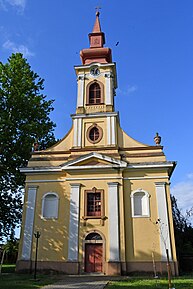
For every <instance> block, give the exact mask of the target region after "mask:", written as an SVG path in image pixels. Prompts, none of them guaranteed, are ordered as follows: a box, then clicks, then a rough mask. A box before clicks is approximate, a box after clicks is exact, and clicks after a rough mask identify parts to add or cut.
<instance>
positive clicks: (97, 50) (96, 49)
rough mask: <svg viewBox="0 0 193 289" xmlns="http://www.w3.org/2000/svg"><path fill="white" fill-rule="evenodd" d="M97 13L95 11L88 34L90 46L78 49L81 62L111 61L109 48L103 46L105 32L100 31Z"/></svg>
mask: <svg viewBox="0 0 193 289" xmlns="http://www.w3.org/2000/svg"><path fill="white" fill-rule="evenodd" d="M99 15H100V13H99V12H98V11H97V12H96V20H95V24H94V27H93V31H92V32H91V33H89V35H88V36H89V42H90V48H88V49H83V50H81V51H80V57H81V60H82V63H83V64H90V63H92V62H99V63H109V62H112V56H111V49H110V48H104V47H103V45H104V44H105V34H104V33H103V32H102V31H101V26H100V20H99Z"/></svg>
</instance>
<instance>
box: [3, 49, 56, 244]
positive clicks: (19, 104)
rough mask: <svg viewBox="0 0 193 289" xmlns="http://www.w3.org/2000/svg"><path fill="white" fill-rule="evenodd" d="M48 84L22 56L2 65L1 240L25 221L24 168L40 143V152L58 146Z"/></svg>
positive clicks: (16, 55) (15, 56)
mask: <svg viewBox="0 0 193 289" xmlns="http://www.w3.org/2000/svg"><path fill="white" fill-rule="evenodd" d="M43 89H44V80H43V79H42V78H40V77H39V75H38V74H37V73H35V72H33V71H32V70H31V67H30V65H29V64H28V62H27V60H26V59H25V58H23V56H22V54H20V53H16V54H12V55H11V57H10V58H9V59H8V62H7V63H5V64H3V63H2V62H0V204H1V206H0V240H1V238H2V237H5V236H6V237H8V236H10V234H13V231H14V229H15V226H16V225H17V224H18V222H19V220H20V219H21V190H22V187H23V185H24V176H23V175H22V174H21V173H20V171H19V168H20V167H24V166H26V164H27V161H28V160H29V158H30V155H31V148H32V145H33V143H34V142H35V140H38V143H39V145H40V149H45V148H47V147H49V146H50V145H52V144H53V143H55V138H54V134H53V130H54V127H55V124H54V123H53V122H52V121H51V120H50V117H49V115H50V112H51V111H52V110H53V107H52V103H53V100H46V96H45V95H44V94H43V93H42V91H43Z"/></svg>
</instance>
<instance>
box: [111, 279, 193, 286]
mask: <svg viewBox="0 0 193 289" xmlns="http://www.w3.org/2000/svg"><path fill="white" fill-rule="evenodd" d="M172 285H173V288H175V289H193V278H191V277H190V278H188V277H187V278H185V277H184V278H175V279H173V280H172ZM168 287H169V286H168V281H167V280H166V279H157V280H156V279H146V278H144V279H137V278H131V279H128V280H126V281H119V282H110V283H109V285H108V286H107V288H108V289H121V288H122V289H129V288H131V289H132V288H133V289H156V288H157V289H167V288H168Z"/></svg>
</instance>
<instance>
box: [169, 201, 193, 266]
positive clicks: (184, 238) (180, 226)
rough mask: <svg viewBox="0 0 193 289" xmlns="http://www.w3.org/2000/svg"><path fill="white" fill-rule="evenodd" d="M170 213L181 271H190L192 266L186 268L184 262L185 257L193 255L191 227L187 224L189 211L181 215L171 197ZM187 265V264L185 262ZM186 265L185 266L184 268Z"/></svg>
mask: <svg viewBox="0 0 193 289" xmlns="http://www.w3.org/2000/svg"><path fill="white" fill-rule="evenodd" d="M171 201H172V213H173V221H174V232H175V242H176V251H177V257H178V261H179V265H180V270H181V271H187V270H188V271H191V270H192V269H191V268H193V267H192V266H189V265H188V266H187V264H185V262H184V256H185V255H193V227H192V225H191V223H190V222H189V217H190V216H191V211H192V209H191V210H190V211H187V212H186V215H183V214H182V212H181V210H180V209H179V208H178V204H177V199H176V198H175V197H174V196H172V197H171ZM186 263H187V262H186ZM185 265H186V266H185Z"/></svg>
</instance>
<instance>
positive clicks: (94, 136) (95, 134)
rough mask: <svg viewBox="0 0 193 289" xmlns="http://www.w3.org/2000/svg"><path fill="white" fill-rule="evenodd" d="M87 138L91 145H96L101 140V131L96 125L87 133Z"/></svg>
mask: <svg viewBox="0 0 193 289" xmlns="http://www.w3.org/2000/svg"><path fill="white" fill-rule="evenodd" d="M87 138H88V140H89V142H91V143H98V142H99V141H100V140H101V138H102V129H101V128H100V127H99V126H97V125H96V124H95V125H93V126H91V127H90V128H89V129H88V131H87Z"/></svg>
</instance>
